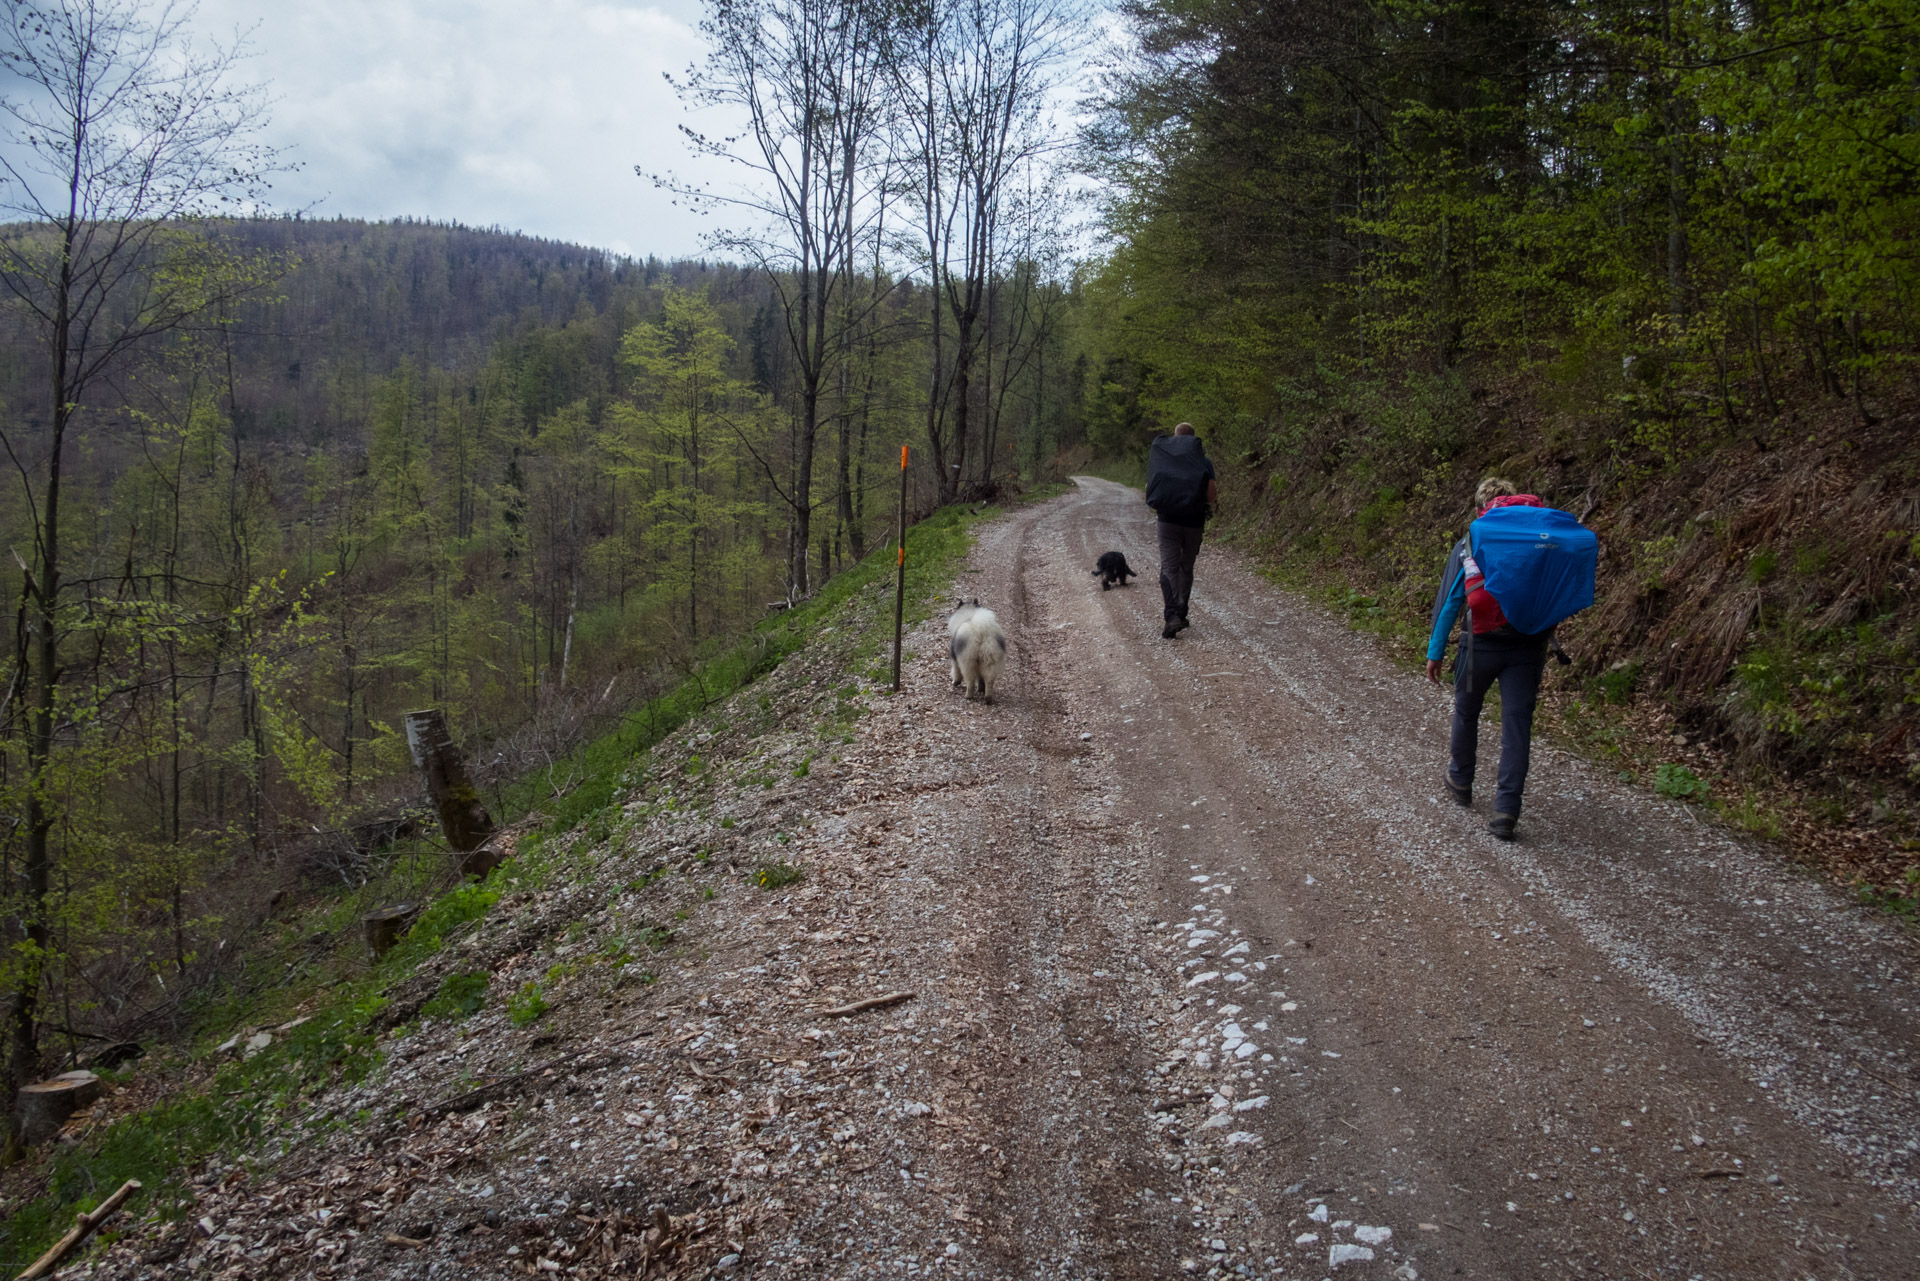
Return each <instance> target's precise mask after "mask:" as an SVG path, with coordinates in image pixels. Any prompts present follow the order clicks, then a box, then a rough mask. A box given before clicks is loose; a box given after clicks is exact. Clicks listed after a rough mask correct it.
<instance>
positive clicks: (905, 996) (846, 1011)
mask: <svg viewBox="0 0 1920 1281" xmlns="http://www.w3.org/2000/svg"><path fill="white" fill-rule="evenodd" d="M912 999H913V993H911V992H889V993H887V994H886V995H885V996H870V997H868V998H867V999H866V1000H864V1001H855V1002H853V1003H852V1004H850V1005H836V1006H834V1007H833V1008H832V1009H830V1010H822V1011H820V1014H821V1016H822V1017H824V1018H829V1019H844V1018H849V1017H851V1016H852V1015H855V1014H864V1013H866V1012H867V1011H868V1010H883V1009H885V1008H886V1007H887V1006H889V1005H898V1004H900V1002H902V1001H911V1000H912Z"/></svg>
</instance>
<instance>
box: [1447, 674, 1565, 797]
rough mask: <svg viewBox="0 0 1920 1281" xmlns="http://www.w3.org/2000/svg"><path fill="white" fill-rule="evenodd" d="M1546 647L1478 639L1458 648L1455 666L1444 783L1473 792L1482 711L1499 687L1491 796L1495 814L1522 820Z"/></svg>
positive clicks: (1478, 752)
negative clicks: (1496, 766) (1495, 784)
mask: <svg viewBox="0 0 1920 1281" xmlns="http://www.w3.org/2000/svg"><path fill="white" fill-rule="evenodd" d="M1546 665H1547V650H1546V646H1545V645H1544V644H1542V643H1540V642H1537V641H1531V640H1526V641H1514V640H1510V639H1505V638H1500V637H1489V636H1476V637H1474V638H1473V641H1472V644H1471V649H1469V647H1468V646H1466V645H1462V646H1461V648H1460V656H1459V657H1458V658H1457V659H1456V660H1455V661H1454V665H1453V754H1452V755H1453V759H1452V761H1451V762H1450V763H1449V765H1448V768H1447V777H1448V778H1449V779H1451V780H1452V782H1453V785H1454V786H1455V787H1469V788H1470V787H1472V786H1473V772H1474V764H1475V760H1476V758H1477V757H1478V756H1479V754H1480V708H1481V706H1482V705H1483V704H1485V703H1486V701H1487V691H1488V690H1490V689H1492V688H1493V686H1494V682H1496V681H1498V682H1499V684H1500V779H1499V788H1498V790H1496V791H1495V792H1494V794H1493V808H1494V811H1495V812H1496V813H1500V814H1511V815H1513V816H1514V817H1515V818H1518V817H1520V793H1521V792H1522V791H1523V790H1525V788H1526V786H1527V766H1528V764H1529V763H1530V762H1531V760H1532V756H1533V709H1534V705H1535V704H1536V703H1538V702H1539V701H1540V674H1541V673H1542V672H1543V671H1545V670H1546Z"/></svg>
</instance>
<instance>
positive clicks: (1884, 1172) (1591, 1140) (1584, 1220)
mask: <svg viewBox="0 0 1920 1281" xmlns="http://www.w3.org/2000/svg"><path fill="white" fill-rule="evenodd" d="M1153 548H1154V539H1153V525H1152V516H1151V513H1149V512H1147V511H1146V510H1145V508H1144V507H1143V506H1142V505H1141V503H1140V500H1139V495H1138V493H1137V491H1133V490H1128V489H1124V488H1122V487H1120V486H1117V485H1112V484H1108V483H1106V482H1103V481H1098V480H1091V479H1081V480H1080V481H1079V482H1078V490H1077V492H1076V493H1074V494H1070V495H1068V496H1066V497H1063V498H1061V499H1058V500H1056V501H1053V502H1051V503H1047V504H1044V505H1042V506H1039V507H1035V508H1031V509H1028V510H1025V511H1022V512H1019V513H1017V514H1015V515H1013V516H1011V517H1009V518H1007V519H1006V520H1004V521H1002V522H999V523H997V524H995V525H993V526H991V527H989V528H988V529H986V530H985V531H983V534H982V537H981V540H980V543H979V546H978V548H977V550H976V552H975V554H974V556H973V558H972V561H971V563H970V564H969V566H968V567H967V572H966V574H965V575H964V576H963V578H962V581H961V583H960V584H959V586H960V589H961V590H962V591H963V592H964V593H965V594H967V595H978V596H980V597H981V598H982V599H983V600H984V602H985V603H986V604H987V605H989V606H990V607H992V608H995V609H996V610H998V611H999V613H1000V616H1001V618H1002V621H1003V622H1004V624H1005V625H1006V628H1007V630H1008V632H1009V634H1010V636H1011V637H1012V640H1013V648H1012V654H1011V659H1010V665H1009V669H1008V671H1007V673H1006V675H1005V677H1004V678H1003V683H1002V685H1001V689H1000V695H999V698H998V701H997V704H996V705H995V706H992V707H986V706H982V705H979V704H968V703H965V702H964V701H963V700H962V698H961V695H960V694H959V693H957V692H947V691H945V690H943V689H940V688H938V686H939V685H940V684H941V683H942V678H943V677H944V666H943V665H941V664H940V663H939V661H938V657H937V646H938V644H939V641H940V639H941V638H940V637H939V636H938V635H936V634H935V633H934V631H933V630H932V629H927V630H926V631H925V632H923V634H922V635H921V636H920V637H919V638H917V640H918V643H919V645H920V647H921V648H922V649H923V651H926V652H923V654H922V656H921V661H920V662H919V663H918V664H917V665H916V666H915V668H914V672H913V681H914V685H913V688H912V690H911V694H910V697H911V699H912V700H913V702H915V703H918V704H920V705H921V706H926V705H927V703H928V701H929V700H935V701H938V700H944V708H943V709H942V713H941V714H942V716H943V717H944V718H946V723H945V728H946V730H947V731H948V733H946V734H943V735H942V736H941V739H940V740H939V741H938V742H937V743H935V742H928V741H926V740H925V739H924V738H923V737H918V736H919V735H920V731H919V729H918V726H919V724H920V722H921V719H922V718H920V717H917V716H914V715H913V714H912V713H911V710H910V709H901V714H900V715H899V716H898V717H896V718H894V719H891V720H889V719H888V713H886V712H882V713H881V714H880V715H881V718H882V719H881V722H880V723H879V724H878V725H876V726H875V730H876V732H879V733H881V734H882V735H893V736H896V741H897V744H898V746H897V750H898V751H900V752H904V753H907V754H908V755H909V756H910V757H911V758H912V759H913V760H914V762H915V765H916V768H918V769H920V770H921V771H923V772H924V773H925V774H926V776H927V777H929V778H930V779H949V780H951V781H952V782H953V786H951V787H948V788H946V789H944V790H941V791H936V792H930V793H928V794H926V795H925V796H924V797H922V798H921V799H920V801H919V802H918V803H917V805H916V807H915V814H914V821H915V822H916V823H917V824H918V825H919V826H920V828H921V829H922V830H923V831H925V832H926V833H928V834H929V839H928V840H927V841H926V842H925V843H923V844H922V845H921V846H920V854H921V858H920V862H919V863H918V864H917V866H918V869H919V871H920V873H921V875H922V877H923V878H925V880H926V882H927V884H928V885H929V886H930V887H937V888H936V889H935V890H934V891H933V892H931V893H930V894H929V895H928V896H927V897H926V898H925V899H924V901H917V907H913V908H910V907H909V904H912V903H915V902H916V900H913V899H911V898H909V899H907V900H903V901H902V903H901V904H900V905H899V910H901V911H913V912H917V916H916V917H915V922H914V923H909V922H908V921H907V920H905V919H902V920H901V921H900V922H899V926H900V927H901V928H903V929H910V930H912V931H914V932H917V933H918V935H919V936H920V937H921V941H922V943H923V945H924V946H925V947H926V948H929V949H938V948H941V947H945V949H946V950H947V951H948V953H949V956H948V957H947V958H946V959H945V961H944V965H945V967H946V969H947V972H948V973H949V974H951V975H956V976H966V981H965V982H964V983H958V984H956V985H955V986H953V987H951V989H950V990H949V992H948V994H947V996H946V998H945V999H946V1000H947V1001H948V1002H949V1003H950V1007H951V1009H952V1011H953V1012H955V1013H959V1012H961V1011H962V1010H964V1011H965V1017H966V1018H970V1019H973V1020H975V1021H977V1022H978V1023H979V1024H981V1025H982V1026H983V1028H985V1029H988V1030H990V1031H991V1033H992V1035H991V1036H990V1037H989V1038H988V1039H987V1042H986V1043H987V1045H988V1047H990V1048H989V1049H988V1051H987V1052H986V1053H987V1058H988V1061H987V1062H986V1063H984V1064H981V1065H976V1067H975V1069H974V1073H975V1075H977V1076H978V1077H981V1078H984V1080H985V1082H986V1084H985V1088H984V1090H983V1091H982V1092H981V1096H980V1097H981V1102H980V1103H979V1104H976V1105H973V1106H974V1114H973V1115H972V1116H971V1117H970V1118H969V1125H968V1128H969V1129H976V1128H977V1129H980V1130H984V1131H985V1133H984V1138H985V1139H986V1140H987V1142H986V1143H985V1144H984V1145H983V1144H971V1143H970V1144H964V1145H957V1146H956V1149H955V1150H954V1151H950V1152H935V1153H933V1154H932V1159H933V1160H934V1161H935V1162H936V1163H937V1164H943V1165H944V1167H945V1168H944V1169H943V1171H942V1176H943V1177H944V1178H945V1179H947V1180H949V1181H950V1182H951V1183H952V1184H953V1185H954V1186H957V1187H961V1188H966V1187H978V1188H984V1189H990V1195H984V1196H982V1197H980V1198H978V1200H979V1202H980V1204H981V1205H982V1206H983V1207H985V1208H984V1209H983V1211H982V1215H983V1219H984V1222H985V1223H986V1224H987V1225H988V1230H987V1231H986V1233H985V1234H984V1235H985V1240H984V1242H983V1244H984V1245H985V1247H986V1249H985V1251H984V1253H982V1254H981V1255H980V1256H979V1257H978V1258H977V1259H976V1264H977V1270H978V1272H979V1273H980V1274H981V1275H993V1274H998V1275H1008V1276H1082V1275H1085V1276H1139V1277H1152V1276H1165V1275H1171V1274H1173V1273H1175V1272H1177V1271H1179V1270H1181V1269H1182V1268H1184V1269H1185V1270H1187V1271H1189V1272H1197V1273H1200V1274H1222V1275H1231V1274H1236V1273H1237V1274H1244V1275H1263V1276H1264V1275H1282V1276H1322V1275H1329V1274H1330V1273H1332V1272H1338V1274H1339V1275H1342V1276H1346V1275H1353V1276H1364V1275H1369V1274H1371V1275H1381V1276H1388V1275H1391V1276H1395V1277H1412V1276H1416V1275H1424V1276H1447V1275H1465V1276H1473V1277H1507V1276H1514V1277H1518V1276H1528V1277H1563V1276H1606V1277H1663V1278H1664V1277H1676V1278H1684V1277H1740V1278H1747V1277H1781V1278H1800V1277H1822V1278H1824V1277H1886V1278H1895V1277H1911V1276H1914V1275H1916V1271H1920V1268H1917V1267H1916V1263H1915V1260H1916V1259H1920V1215H1917V1214H1916V1209H1915V1202H1916V1192H1920V1078H1916V1076H1915V1066H1916V1065H1915V1063H1914V1061H1913V1057H1914V1055H1915V1054H1916V1053H1917V1052H1920V1018H1917V1017H1916V1010H1915V1004H1914V986H1913V980H1914V975H1915V972H1916V971H1915V959H1916V956H1915V951H1916V949H1915V946H1914V942H1913V940H1912V939H1911V937H1909V936H1908V935H1906V934H1904V933H1903V932H1902V931H1901V930H1899V929H1898V928H1897V927H1895V926H1892V925H1890V924H1889V923H1888V922H1887V921H1886V920H1885V919H1883V918H1881V917H1879V916H1877V915H1874V914H1873V913H1871V912H1867V911H1864V910H1862V909H1859V908H1857V907H1855V906H1853V905H1851V904H1849V903H1848V902H1846V901H1845V900H1844V899H1842V898H1841V897H1840V896H1838V895H1836V894H1835V893H1834V892H1832V891H1831V890H1829V889H1828V888H1826V887H1824V886H1822V885H1820V884H1816V883H1814V882H1813V881H1811V880H1810V879H1808V878H1807V877H1805V876H1803V875H1801V874H1798V873H1797V872H1795V871H1794V870H1792V869H1791V868H1789V867H1787V866H1786V865H1784V864H1783V863H1782V861H1781V860H1780V858H1779V856H1778V855H1777V854H1775V853H1774V852H1772V851H1769V850H1767V849H1765V848H1761V847H1757V846H1755V845H1752V844H1749V843H1746V842H1743V841H1740V840H1736V839H1734V838H1732V837H1731V836H1730V835H1728V834H1727V833H1725V832H1723V831H1721V830H1719V829H1717V828H1715V827H1712V826H1709V825H1707V824H1705V823H1703V822H1701V821H1700V820H1699V819H1698V818H1697V817H1695V815H1694V814H1693V813H1692V812H1690V811H1689V810H1688V809H1687V808H1686V807H1685V806H1683V805H1679V804H1670V803H1666V802H1663V801H1661V800H1659V799H1657V798H1654V797H1651V796H1649V795H1647V794H1646V793H1645V792H1644V791H1641V790H1639V789H1637V788H1632V787H1629V786H1626V785H1624V784H1621V783H1619V782H1617V781H1615V780H1614V779H1613V778H1612V777H1610V776H1609V774H1608V773H1607V772H1606V771H1604V770H1602V769H1599V768H1597V767H1595V766H1593V765H1590V764H1588V763H1585V762H1583V761H1581V760H1578V759H1575V758H1573V757H1570V756H1568V755H1566V754H1564V753H1561V752H1558V751H1555V750H1552V749H1550V748H1543V749H1541V750H1537V751H1536V754H1535V763H1534V772H1533V779H1532V783H1531V787H1530V789H1529V794H1528V809H1527V813H1526V816H1525V819H1524V821H1523V823H1522V826H1521V835H1520V839H1519V840H1518V841H1516V842H1514V843H1513V844H1511V845H1505V844H1501V843H1499V842H1496V841H1495V840H1493V839H1492V838H1491V837H1490V836H1489V835H1487V833H1486V831H1485V826H1484V825H1485V822H1486V819H1487V817H1488V814H1487V812H1486V810H1487V806H1486V800H1485V799H1484V798H1482V799H1480V800H1479V801H1478V802H1477V804H1476V808H1475V810H1474V811H1473V812H1471V813H1469V812H1466V811H1462V810H1460V809H1459V808H1457V807H1455V806H1454V805H1452V804H1451V803H1450V802H1446V801H1444V800H1443V798H1442V792H1441V787H1440V779H1441V767H1442V761H1443V756H1444V750H1445V749H1444V744H1445V732H1446V714H1447V709H1448V703H1447V699H1446V696H1445V695H1443V694H1442V693H1440V692H1438V691H1435V690H1434V689H1433V688H1432V687H1430V686H1429V685H1427V684H1426V683H1425V682H1424V681H1423V680H1422V679H1421V678H1420V677H1419V676H1418V675H1417V674H1414V673H1412V672H1409V671H1406V670H1404V669H1402V668H1400V667H1397V666H1396V665H1395V664H1393V663H1392V662H1390V661H1389V660H1388V659H1387V658H1386V657H1385V656H1384V654H1383V653H1382V652H1380V650H1379V648H1378V647H1377V646H1376V645H1375V643H1373V642H1371V641H1370V640H1368V639H1366V638H1364V637H1360V636H1356V635H1355V634H1354V633H1352V632H1351V631H1350V630H1349V629H1347V628H1346V627H1344V626H1342V625H1341V624H1339V623H1338V622H1336V621H1334V620H1332V619H1329V618H1328V617H1326V616H1325V615H1324V614H1323V613H1322V612H1320V611H1319V610H1317V609H1316V608H1314V607H1312V606H1311V605H1309V604H1307V603H1305V602H1302V601H1300V600H1299V599H1297V598H1295V597H1292V596H1290V595H1288V594H1286V593H1284V592H1282V591H1280V590H1278V589H1276V588H1274V587H1273V586H1271V585H1270V584H1268V583H1266V582H1264V581H1263V580H1261V579H1260V578H1258V577H1257V576H1255V575H1254V574H1252V573H1250V572H1248V571H1247V570H1246V569H1245V568H1244V566H1243V565H1242V564H1241V563H1239V561H1238V560H1237V559H1236V558H1235V557H1234V556H1233V555H1231V554H1230V553H1223V552H1221V551H1220V550H1219V549H1217V548H1208V549H1206V550H1204V551H1203V552H1202V554H1201V558H1200V562H1199V569H1198V575H1197V582H1198V586H1197V587H1196V590H1195V599H1194V610H1193V624H1194V625H1193V627H1192V629H1191V630H1190V631H1189V632H1187V633H1186V634H1185V635H1183V636H1181V637H1180V638H1178V639H1177V640H1174V641H1166V640H1162V639H1161V638H1160V636H1159V593H1158V588H1157V585H1156V583H1155V581H1154V574H1155V572H1156V570H1155V567H1156V564H1157V561H1156V557H1155V553H1154V550H1153ZM1109 549H1118V550H1120V551H1123V552H1125V553H1126V554H1127V556H1128V558H1129V560H1130V561H1131V563H1132V565H1133V566H1134V567H1135V568H1136V569H1139V570H1142V571H1143V572H1144V574H1145V575H1146V576H1145V577H1144V578H1143V579H1142V580H1141V581H1140V582H1139V583H1137V584H1136V585H1134V586H1132V587H1130V588H1127V589H1124V590H1114V591H1109V592H1104V593H1103V592H1102V591H1100V590H1099V586H1098V583H1097V582H1096V581H1095V580H1093V579H1092V578H1090V577H1089V574H1088V571H1089V570H1090V569H1091V567H1092V565H1093V562H1094V559H1095V558H1096V556H1098V554H1099V553H1100V552H1102V551H1106V550H1109ZM1549 679H1553V677H1551V676H1550V677H1549ZM1492 738H1493V740H1494V742H1493V744H1492V745H1494V746H1497V732H1496V733H1495V734H1493V735H1492ZM1489 772H1490V771H1489ZM961 923H964V925H965V928H961ZM976 1137H981V1136H980V1135H976ZM983 1146H984V1147H986V1148H988V1149H990V1150H991V1151H990V1154H989V1155H988V1156H986V1157H981V1156H978V1155H975V1156H972V1157H969V1154H972V1153H977V1151H978V1149H980V1148H981V1147H983ZM956 1262H957V1261H956ZM968 1270H969V1271H972V1270H975V1269H968Z"/></svg>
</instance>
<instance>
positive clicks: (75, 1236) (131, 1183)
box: [19, 1179, 140, 1281]
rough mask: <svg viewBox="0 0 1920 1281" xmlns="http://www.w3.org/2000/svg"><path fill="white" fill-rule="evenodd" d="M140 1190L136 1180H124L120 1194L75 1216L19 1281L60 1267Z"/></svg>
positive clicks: (27, 1280) (42, 1274)
mask: <svg viewBox="0 0 1920 1281" xmlns="http://www.w3.org/2000/svg"><path fill="white" fill-rule="evenodd" d="M139 1190H140V1180H138V1179H128V1180H127V1181H126V1182H125V1183H122V1184H121V1185H120V1190H119V1191H117V1192H115V1193H114V1194H113V1195H112V1196H110V1197H108V1198H107V1199H106V1200H104V1201H102V1202H101V1203H100V1204H99V1206H98V1207H96V1208H95V1209H93V1210H91V1211H89V1212H88V1213H86V1214H81V1215H76V1216H75V1217H74V1220H73V1230H72V1231H70V1232H68V1233H67V1235H65V1236H63V1237H61V1238H60V1239H59V1240H58V1241H55V1242H54V1243H53V1248H52V1249H50V1250H48V1251H47V1252H46V1253H45V1254H43V1255H41V1256H40V1257H39V1258H37V1259H35V1260H34V1261H33V1262H32V1264H30V1265H29V1266H28V1268H27V1270H26V1271H25V1272H22V1273H21V1274H20V1276H19V1281H31V1278H33V1277H44V1276H46V1275H47V1274H48V1273H50V1272H52V1271H53V1270H54V1269H55V1268H57V1267H59V1266H60V1261H61V1260H62V1259H64V1258H66V1257H67V1256H68V1255H69V1254H72V1253H73V1252H74V1251H75V1250H76V1249H78V1248H79V1246H80V1243H81V1242H82V1241H85V1240H86V1239H87V1238H88V1237H90V1236H92V1235H93V1230H94V1229H95V1228H97V1227H99V1226H100V1225H101V1224H102V1223H105V1222H106V1221H107V1220H108V1219H110V1218H112V1217H113V1214H114V1211H116V1210H118V1209H119V1208H120V1206H121V1204H122V1203H124V1202H125V1201H126V1199H127V1198H128V1197H130V1196H132V1195H133V1194H134V1193H136V1192H138V1191H139Z"/></svg>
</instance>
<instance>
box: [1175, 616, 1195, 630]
mask: <svg viewBox="0 0 1920 1281" xmlns="http://www.w3.org/2000/svg"><path fill="white" fill-rule="evenodd" d="M1189 626H1191V624H1190V623H1188V622H1187V616H1186V615H1185V614H1182V615H1180V617H1178V618H1176V619H1174V620H1173V623H1172V627H1173V630H1174V631H1176V632H1184V631H1186V630H1187V628H1188V627H1189Z"/></svg>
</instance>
